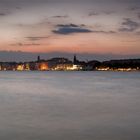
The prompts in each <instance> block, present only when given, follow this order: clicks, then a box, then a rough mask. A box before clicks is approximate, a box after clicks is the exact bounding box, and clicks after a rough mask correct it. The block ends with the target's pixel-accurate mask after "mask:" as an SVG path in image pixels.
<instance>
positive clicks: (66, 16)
mask: <svg viewBox="0 0 140 140" xmlns="http://www.w3.org/2000/svg"><path fill="white" fill-rule="evenodd" d="M68 17H69V16H68V15H64V16H59V15H58V16H52V18H68Z"/></svg>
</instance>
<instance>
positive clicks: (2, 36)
mask: <svg viewBox="0 0 140 140" xmlns="http://www.w3.org/2000/svg"><path fill="white" fill-rule="evenodd" d="M41 53H43V54H42V55H43V57H46V58H47V57H48V56H49V57H51V54H53V55H52V56H54V55H56V56H58V55H60V54H61V55H62V56H63V55H68V56H69V55H71V54H75V53H76V54H78V55H79V57H81V58H82V56H83V58H85V57H87V58H88V59H92V58H94V59H106V56H109V58H112V59H113V58H131V57H132V58H137V57H139V56H140V0H0V61H8V60H11V59H12V60H18V59H20V60H30V59H33V58H34V57H35V56H36V54H41ZM47 55H48V56H47ZM20 56H22V58H21V57H20ZM18 57H19V58H18Z"/></svg>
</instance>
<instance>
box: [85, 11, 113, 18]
mask: <svg viewBox="0 0 140 140" xmlns="http://www.w3.org/2000/svg"><path fill="white" fill-rule="evenodd" d="M113 13H115V11H101V12H96V11H91V12H89V14H88V16H89V17H91V16H99V15H111V14H113Z"/></svg>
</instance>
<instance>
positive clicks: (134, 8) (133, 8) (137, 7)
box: [128, 6, 140, 11]
mask: <svg viewBox="0 0 140 140" xmlns="http://www.w3.org/2000/svg"><path fill="white" fill-rule="evenodd" d="M128 10H130V11H139V10H140V6H131V7H129V8H128Z"/></svg>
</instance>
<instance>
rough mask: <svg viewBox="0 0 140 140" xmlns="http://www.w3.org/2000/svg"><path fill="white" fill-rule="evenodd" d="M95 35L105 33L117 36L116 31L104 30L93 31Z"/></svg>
mask: <svg viewBox="0 0 140 140" xmlns="http://www.w3.org/2000/svg"><path fill="white" fill-rule="evenodd" d="M92 32H93V33H103V34H115V33H117V32H115V31H103V30H99V31H92Z"/></svg>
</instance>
